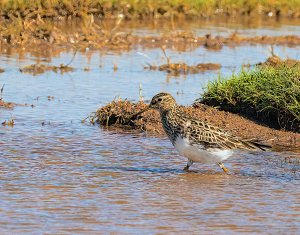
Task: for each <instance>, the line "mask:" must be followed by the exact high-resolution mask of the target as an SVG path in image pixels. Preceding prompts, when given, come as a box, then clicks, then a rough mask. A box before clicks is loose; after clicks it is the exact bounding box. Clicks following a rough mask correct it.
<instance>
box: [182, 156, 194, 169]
mask: <svg viewBox="0 0 300 235" xmlns="http://www.w3.org/2000/svg"><path fill="white" fill-rule="evenodd" d="M193 163H194V162H193V161H192V160H190V159H188V162H187V164H186V166H185V167H184V168H183V170H184V171H189V168H190V166H191V165H192V164H193Z"/></svg>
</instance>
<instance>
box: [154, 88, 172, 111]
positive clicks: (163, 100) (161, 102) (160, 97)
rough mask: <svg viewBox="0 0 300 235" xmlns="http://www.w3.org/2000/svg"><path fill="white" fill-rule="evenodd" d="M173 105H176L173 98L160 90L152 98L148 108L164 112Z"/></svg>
mask: <svg viewBox="0 0 300 235" xmlns="http://www.w3.org/2000/svg"><path fill="white" fill-rule="evenodd" d="M174 105H176V101H175V99H174V98H173V97H172V96H171V95H170V94H169V93H164V92H162V93H158V94H157V95H155V96H154V97H153V98H152V100H151V103H150V105H149V108H152V109H157V110H159V111H160V112H164V111H168V110H170V109H172V108H173V107H174Z"/></svg>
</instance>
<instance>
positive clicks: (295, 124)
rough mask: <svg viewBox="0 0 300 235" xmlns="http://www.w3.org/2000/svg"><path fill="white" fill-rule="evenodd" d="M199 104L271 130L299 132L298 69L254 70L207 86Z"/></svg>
mask: <svg viewBox="0 0 300 235" xmlns="http://www.w3.org/2000/svg"><path fill="white" fill-rule="evenodd" d="M202 102H203V103H205V104H208V105H212V106H219V107H220V108H221V109H223V110H227V111H231V112H235V113H240V114H244V115H246V116H247V117H250V118H251V119H255V120H259V121H261V122H263V123H265V124H268V125H269V126H271V127H275V128H283V129H286V130H292V131H296V132H299V131H300V65H299V64H296V65H295V66H293V67H288V66H280V67H277V68H274V67H256V68H254V70H252V71H249V72H245V71H242V72H241V73H239V74H236V75H232V76H231V77H230V78H229V79H226V80H225V79H221V80H219V81H214V82H211V83H209V84H208V86H207V88H206V90H205V92H204V94H203V98H202Z"/></svg>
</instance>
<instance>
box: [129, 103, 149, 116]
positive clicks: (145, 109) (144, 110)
mask: <svg viewBox="0 0 300 235" xmlns="http://www.w3.org/2000/svg"><path fill="white" fill-rule="evenodd" d="M149 109H150V105H148V106H147V107H146V108H144V109H142V110H141V111H139V112H138V113H136V114H134V115H133V116H138V115H140V114H142V113H144V112H146V111H147V110H149Z"/></svg>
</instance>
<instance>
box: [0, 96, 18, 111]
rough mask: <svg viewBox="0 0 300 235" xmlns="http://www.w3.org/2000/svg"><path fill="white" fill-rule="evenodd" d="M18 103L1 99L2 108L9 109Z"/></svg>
mask: <svg viewBox="0 0 300 235" xmlns="http://www.w3.org/2000/svg"><path fill="white" fill-rule="evenodd" d="M16 105H17V104H15V103H12V102H6V101H4V100H3V99H2V98H1V99H0V108H7V109H12V108H14V107H15V106H16Z"/></svg>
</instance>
